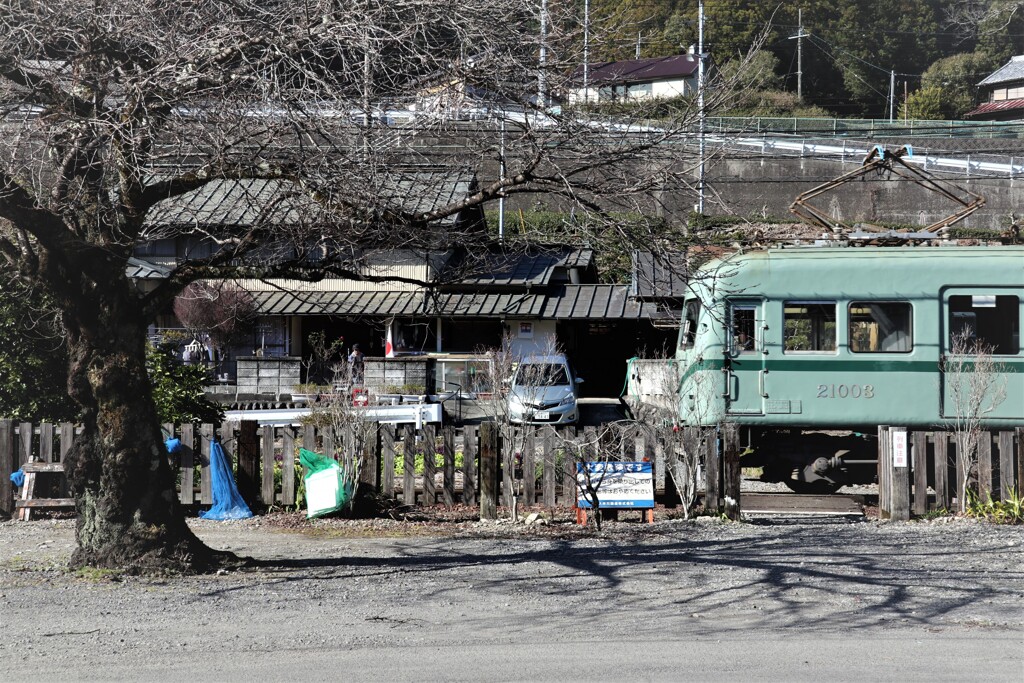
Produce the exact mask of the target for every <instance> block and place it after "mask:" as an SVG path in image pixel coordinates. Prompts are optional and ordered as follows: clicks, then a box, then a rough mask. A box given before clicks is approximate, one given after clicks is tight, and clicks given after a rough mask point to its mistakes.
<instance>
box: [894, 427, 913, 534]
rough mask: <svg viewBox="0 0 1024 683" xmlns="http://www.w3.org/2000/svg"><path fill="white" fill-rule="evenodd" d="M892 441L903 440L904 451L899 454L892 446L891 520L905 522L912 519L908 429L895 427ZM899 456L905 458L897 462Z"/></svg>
mask: <svg viewBox="0 0 1024 683" xmlns="http://www.w3.org/2000/svg"><path fill="white" fill-rule="evenodd" d="M889 435H890V439H892V438H895V439H899V440H902V447H901V448H902V450H901V452H900V453H899V454H898V453H897V452H896V449H895V448H893V447H891V446H890V452H891V453H892V455H893V458H892V470H891V471H892V499H891V505H890V510H889V512H890V518H891V519H895V520H897V521H901V522H905V521H907V520H908V519H910V462H909V453H907V451H908V450H909V449H908V448H907V443H906V438H907V428H906V427H893V428H892V429H890V430H889ZM897 455H899V457H900V458H905V459H901V460H899V461H897Z"/></svg>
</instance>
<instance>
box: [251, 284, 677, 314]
mask: <svg viewBox="0 0 1024 683" xmlns="http://www.w3.org/2000/svg"><path fill="white" fill-rule="evenodd" d="M253 298H254V299H255V301H256V305H257V308H258V311H259V313H260V314H261V315H334V316H353V317H354V316H379V317H391V316H413V315H425V316H441V317H458V318H547V319H554V320H638V319H653V318H663V317H665V315H666V314H665V313H664V312H661V311H659V309H658V307H657V306H655V305H653V304H650V303H645V302H640V301H637V300H636V299H633V298H632V297H630V296H629V288H628V287H627V286H626V285H564V286H562V287H559V288H557V289H555V290H554V291H551V292H547V293H536V294H524V293H487V294H484V293H439V294H429V295H428V294H426V293H424V292H255V293H253Z"/></svg>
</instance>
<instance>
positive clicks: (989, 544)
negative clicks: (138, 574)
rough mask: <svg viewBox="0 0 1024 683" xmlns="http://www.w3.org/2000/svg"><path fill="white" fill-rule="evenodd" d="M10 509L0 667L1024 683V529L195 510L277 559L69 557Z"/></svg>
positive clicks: (88, 675) (153, 674)
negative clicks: (94, 562)
mask: <svg viewBox="0 0 1024 683" xmlns="http://www.w3.org/2000/svg"><path fill="white" fill-rule="evenodd" d="M72 524H73V523H72V522H70V521H67V520H65V521H46V520H42V521H33V522H27V523H25V522H5V523H2V524H0V615H2V616H0V619H2V621H3V626H4V633H5V638H3V639H2V640H0V655H2V656H0V679H4V680H12V679H15V678H16V679H19V680H55V679H67V680H128V679H132V680H138V679H147V680H148V679H161V680H162V679H171V678H176V679H177V678H182V677H192V678H196V679H198V680H210V679H216V680H241V679H251V678H252V677H253V676H259V677H260V678H261V679H267V680H278V679H283V678H289V679H295V678H307V679H310V680H337V679H342V680H413V679H419V680H422V679H427V680H480V679H481V678H489V679H496V680H556V679H557V680H579V679H584V678H586V679H591V680H593V679H596V680H622V679H625V678H641V679H660V680H685V679H691V678H702V679H706V680H743V679H750V678H755V677H756V678H761V679H762V680H821V679H822V678H826V677H830V678H832V679H834V680H854V679H856V678H862V677H864V676H868V675H871V676H873V677H874V678H877V679H880V680H888V679H895V678H899V679H901V680H925V679H928V680H963V679H964V678H966V677H967V676H970V677H972V678H981V677H983V676H986V677H988V678H990V679H992V680H1013V681H1020V680H1024V565H1022V559H1024V554H1022V548H1024V545H1022V544H1024V528H1021V527H997V526H992V525H988V524H985V523H979V522H974V521H970V520H952V519H939V520H933V521H925V522H911V523H891V522H886V523H880V522H865V521H860V522H851V521H849V520H834V519H817V520H786V519H776V520H773V521H757V522H751V523H727V522H722V521H719V520H715V519H710V518H709V519H704V520H702V521H696V522H694V521H689V522H687V521H681V520H662V521H659V522H657V523H655V524H654V525H647V526H644V525H640V524H637V523H635V522H625V521H623V522H613V523H609V524H607V525H606V528H605V530H604V532H603V533H601V534H597V533H596V532H594V531H593V530H580V529H578V528H576V527H574V526H573V525H571V524H568V523H553V524H549V525H546V526H537V527H524V526H523V525H516V526H513V525H510V524H494V523H480V522H474V521H470V520H469V519H468V517H467V516H463V517H459V516H457V515H456V516H452V517H451V518H450V519H440V520H438V519H429V518H427V519H422V520H419V521H406V522H395V521H391V520H372V521H358V520H356V521H342V520H321V521H315V522H312V523H307V522H306V521H305V520H304V519H302V518H301V517H300V516H298V515H276V516H271V517H269V518H263V519H254V520H246V521H242V522H207V521H201V520H195V521H194V522H193V526H194V528H195V530H196V532H197V533H198V534H199V535H200V537H202V538H203V539H204V540H205V541H206V542H207V543H209V544H210V545H212V546H214V547H217V548H223V549H230V550H232V551H235V552H237V553H240V554H244V555H249V556H252V557H255V558H257V559H259V560H261V561H262V564H261V566H259V567H258V568H254V569H249V570H245V571H239V572H229V573H222V574H220V575H216V576H200V577H177V578H167V579H155V578H133V577H116V576H108V575H104V574H90V573H79V574H72V573H69V572H68V571H67V570H66V569H65V564H66V561H67V558H68V556H69V554H70V552H71V549H72V546H73V542H74V539H73V531H74V530H73V526H72Z"/></svg>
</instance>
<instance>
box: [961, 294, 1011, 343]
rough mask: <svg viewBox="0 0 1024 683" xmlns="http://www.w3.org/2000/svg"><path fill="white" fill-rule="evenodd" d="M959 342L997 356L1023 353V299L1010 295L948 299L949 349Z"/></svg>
mask: <svg viewBox="0 0 1024 683" xmlns="http://www.w3.org/2000/svg"><path fill="white" fill-rule="evenodd" d="M957 340H961V341H962V342H963V343H966V344H968V345H969V346H970V347H973V348H977V347H978V346H981V347H987V348H989V349H991V352H992V353H993V354H995V355H1010V354H1016V353H1020V299H1019V298H1017V297H1015V296H1010V295H978V294H973V295H972V294H957V295H953V296H951V297H949V346H950V348H951V349H952V348H953V346H954V344H955V343H956V341H957Z"/></svg>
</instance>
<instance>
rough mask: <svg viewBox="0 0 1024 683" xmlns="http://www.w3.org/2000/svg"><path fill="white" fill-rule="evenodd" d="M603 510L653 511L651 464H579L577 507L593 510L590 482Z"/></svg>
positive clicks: (577, 470) (577, 471)
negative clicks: (589, 498) (588, 491)
mask: <svg viewBox="0 0 1024 683" xmlns="http://www.w3.org/2000/svg"><path fill="white" fill-rule="evenodd" d="M588 478H589V481H590V484H591V485H592V486H593V487H595V489H596V490H597V500H598V503H599V504H600V505H599V507H602V508H653V507H654V467H653V466H652V465H651V463H649V462H587V463H577V465H576V485H577V486H576V493H577V496H576V498H577V501H576V506H577V507H580V508H584V509H587V508H590V507H592V505H591V504H590V501H588V500H587V497H586V495H585V493H586V491H587V480H588Z"/></svg>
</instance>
